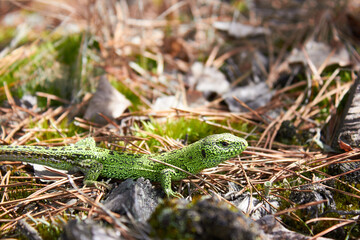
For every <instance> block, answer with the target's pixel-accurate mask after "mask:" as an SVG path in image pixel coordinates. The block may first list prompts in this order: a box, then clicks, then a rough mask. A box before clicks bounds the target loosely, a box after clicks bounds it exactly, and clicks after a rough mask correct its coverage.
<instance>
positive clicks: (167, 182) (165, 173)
mask: <svg viewBox="0 0 360 240" xmlns="http://www.w3.org/2000/svg"><path fill="white" fill-rule="evenodd" d="M175 175H176V172H175V170H174V169H171V168H165V169H163V170H162V171H161V173H160V182H161V186H162V188H163V189H164V192H165V194H166V196H167V197H177V198H184V197H183V196H182V195H181V194H180V193H178V192H174V191H173V190H172V189H171V178H172V177H173V176H175Z"/></svg>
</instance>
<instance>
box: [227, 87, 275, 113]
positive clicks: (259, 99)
mask: <svg viewBox="0 0 360 240" xmlns="http://www.w3.org/2000/svg"><path fill="white" fill-rule="evenodd" d="M272 96H273V91H271V90H270V89H269V87H268V86H267V85H266V83H265V82H261V83H258V84H254V85H248V86H245V87H238V88H235V89H234V90H232V91H231V92H229V93H226V94H225V95H224V98H225V102H226V104H227V105H228V106H229V109H230V111H231V112H241V111H246V112H247V111H248V110H247V109H246V108H244V107H243V106H241V104H240V103H239V102H237V101H236V100H235V99H234V97H236V98H237V99H239V100H241V101H243V102H244V103H246V105H248V106H249V107H250V108H252V109H257V108H259V107H262V106H265V105H266V104H267V103H268V102H269V101H270V99H271V97H272Z"/></svg>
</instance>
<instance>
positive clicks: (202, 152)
mask: <svg viewBox="0 0 360 240" xmlns="http://www.w3.org/2000/svg"><path fill="white" fill-rule="evenodd" d="M201 155H202V156H203V158H206V152H205V150H204V149H203V150H201Z"/></svg>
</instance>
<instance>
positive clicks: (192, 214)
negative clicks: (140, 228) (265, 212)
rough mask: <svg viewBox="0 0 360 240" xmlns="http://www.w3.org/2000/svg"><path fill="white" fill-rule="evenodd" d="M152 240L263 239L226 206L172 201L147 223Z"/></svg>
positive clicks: (202, 201) (256, 228)
mask: <svg viewBox="0 0 360 240" xmlns="http://www.w3.org/2000/svg"><path fill="white" fill-rule="evenodd" d="M149 223H150V225H151V227H152V230H151V233H150V235H151V237H153V238H155V239H237V240H242V239H247V240H251V239H267V238H266V237H265V235H264V234H263V232H262V231H261V230H260V228H259V226H258V225H257V224H256V223H255V222H254V221H252V220H251V219H250V218H248V217H246V216H245V215H244V214H242V213H241V212H240V211H239V210H237V209H236V208H234V207H232V206H231V205H229V204H228V203H226V202H220V201H216V200H214V199H209V198H206V197H203V198H200V199H199V200H195V201H192V202H190V203H189V202H187V201H185V200H184V199H172V200H171V201H165V202H164V203H162V204H161V205H159V206H158V208H157V209H156V211H155V212H154V213H153V215H152V216H151V218H150V219H149Z"/></svg>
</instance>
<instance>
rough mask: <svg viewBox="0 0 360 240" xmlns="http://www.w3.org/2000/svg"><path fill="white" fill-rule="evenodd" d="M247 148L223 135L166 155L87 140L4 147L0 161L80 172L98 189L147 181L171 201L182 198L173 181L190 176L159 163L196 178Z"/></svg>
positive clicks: (85, 181)
mask: <svg viewBox="0 0 360 240" xmlns="http://www.w3.org/2000/svg"><path fill="white" fill-rule="evenodd" d="M247 146H248V143H247V142H246V140H245V139H243V138H239V137H236V136H234V135H232V134H229V133H224V134H215V135H211V136H208V137H205V138H203V139H201V140H199V141H197V142H195V143H193V144H190V145H188V146H186V147H184V148H182V149H178V150H174V151H171V152H167V153H159V154H131V153H123V152H117V151H113V150H109V149H105V148H99V147H96V143H95V140H94V139H93V138H85V139H83V140H81V141H79V142H77V143H75V145H72V146H64V147H40V146H10V145H2V146H0V160H2V161H22V162H29V163H36V164H41V165H46V166H49V167H53V168H57V169H62V170H68V171H81V172H83V173H84V174H85V178H84V184H85V185H94V184H95V185H96V184H97V182H96V180H97V178H98V177H100V176H101V177H106V178H116V179H127V178H139V177H144V178H148V179H150V180H153V181H158V182H160V183H161V186H162V187H163V189H164V191H165V193H166V195H167V196H168V197H169V196H172V197H182V196H181V195H180V194H179V193H176V192H174V191H173V190H172V189H171V180H180V179H183V178H186V177H187V174H186V173H184V172H182V171H180V170H178V169H175V168H172V167H169V166H167V165H164V164H162V163H159V162H158V161H161V162H165V163H167V164H171V165H174V166H176V167H178V168H181V169H183V170H186V171H188V172H190V173H192V174H197V173H199V172H200V171H201V170H203V169H205V168H210V167H215V166H217V165H218V164H219V163H221V162H223V161H226V160H228V159H230V158H232V157H235V156H237V155H239V154H240V153H241V152H242V151H244V149H245V148H246V147H247ZM151 159H156V160H158V161H157V162H155V161H153V160H151Z"/></svg>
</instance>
